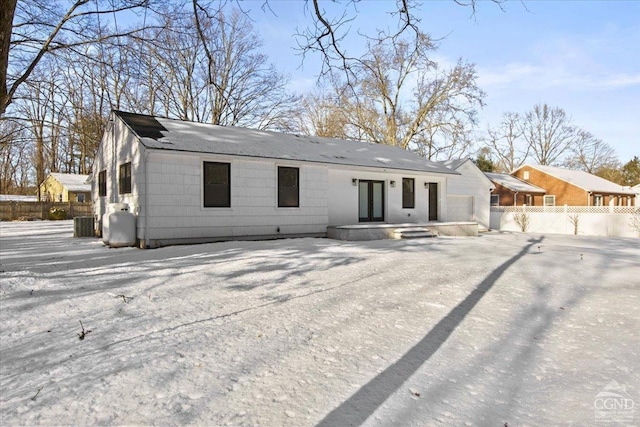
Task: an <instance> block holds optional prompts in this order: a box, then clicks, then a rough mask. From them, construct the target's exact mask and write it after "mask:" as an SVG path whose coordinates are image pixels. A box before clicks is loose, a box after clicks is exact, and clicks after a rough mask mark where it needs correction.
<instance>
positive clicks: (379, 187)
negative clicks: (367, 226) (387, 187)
mask: <svg viewBox="0 0 640 427" xmlns="http://www.w3.org/2000/svg"><path fill="white" fill-rule="evenodd" d="M358 220H359V221H360V222H374V221H376V222H378V221H380V222H382V221H384V181H368V180H360V181H358Z"/></svg>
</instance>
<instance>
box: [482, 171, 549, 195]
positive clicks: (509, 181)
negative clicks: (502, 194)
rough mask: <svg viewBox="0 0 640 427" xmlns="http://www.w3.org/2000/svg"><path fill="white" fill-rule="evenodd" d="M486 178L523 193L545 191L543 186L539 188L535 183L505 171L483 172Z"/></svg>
mask: <svg viewBox="0 0 640 427" xmlns="http://www.w3.org/2000/svg"><path fill="white" fill-rule="evenodd" d="M484 174H485V175H486V176H487V178H489V179H490V180H491V181H493V182H494V183H495V184H499V185H502V186H503V187H505V188H508V189H509V190H512V191H518V192H523V193H546V190H545V189H544V188H540V187H538V186H536V185H533V184H529V183H528V182H524V181H522V180H520V179H518V178H516V177H515V176H511V175H509V174H507V173H490V172H485V173H484Z"/></svg>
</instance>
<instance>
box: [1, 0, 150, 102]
mask: <svg viewBox="0 0 640 427" xmlns="http://www.w3.org/2000/svg"><path fill="white" fill-rule="evenodd" d="M6 3H7V4H6V7H5V2H3V6H2V8H1V11H0V13H1V15H0V45H1V46H2V54H1V55H0V78H2V82H1V83H0V115H3V114H4V113H5V112H6V110H7V107H8V106H9V104H11V102H12V101H13V98H14V96H15V94H16V91H17V90H18V88H19V87H20V86H21V85H22V84H24V83H25V82H27V81H28V79H29V78H30V76H31V75H32V73H33V72H34V70H35V69H36V67H37V66H38V64H40V62H41V61H42V59H43V58H46V57H47V56H50V55H51V54H52V53H54V52H57V51H62V50H69V49H75V48H77V47H78V46H82V45H90V44H94V43H101V42H104V41H105V40H108V39H117V38H120V37H124V36H127V35H132V34H136V33H138V32H140V31H141V30H142V28H140V27H137V28H124V27H121V28H118V26H117V23H116V25H112V26H110V27H107V26H102V25H101V24H100V22H99V20H100V18H101V17H102V19H103V20H107V19H116V20H117V19H118V16H121V15H123V14H126V13H128V12H131V11H137V10H142V9H143V8H145V7H148V6H149V4H150V3H151V0H95V1H90V0H75V1H73V2H70V3H67V4H69V6H68V7H67V8H62V7H61V5H60V4H59V3H57V2H51V1H48V0H22V1H16V0H7V2H6ZM11 23H12V24H11ZM8 24H10V25H8ZM96 28H98V29H100V31H95V29H96ZM7 46H8V49H7Z"/></svg>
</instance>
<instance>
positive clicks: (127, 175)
mask: <svg viewBox="0 0 640 427" xmlns="http://www.w3.org/2000/svg"><path fill="white" fill-rule="evenodd" d="M118 193H120V194H128V193H131V162H128V163H125V164H123V165H120V170H119V173H118Z"/></svg>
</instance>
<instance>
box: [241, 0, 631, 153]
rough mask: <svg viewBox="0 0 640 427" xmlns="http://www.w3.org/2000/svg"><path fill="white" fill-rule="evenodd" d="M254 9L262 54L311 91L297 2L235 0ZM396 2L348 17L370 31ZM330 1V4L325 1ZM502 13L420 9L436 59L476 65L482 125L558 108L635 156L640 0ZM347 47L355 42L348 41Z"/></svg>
mask: <svg viewBox="0 0 640 427" xmlns="http://www.w3.org/2000/svg"><path fill="white" fill-rule="evenodd" d="M241 4H242V5H243V7H244V8H245V9H251V14H250V15H251V16H252V17H253V19H254V20H255V23H254V24H255V29H256V30H257V31H258V33H259V34H260V35H261V37H263V39H264V46H263V48H264V52H265V53H267V54H268V55H269V57H270V58H271V60H272V61H273V62H274V63H275V64H276V65H277V66H278V67H279V68H280V69H281V70H282V71H284V72H286V73H287V74H289V75H290V76H291V78H292V82H291V87H292V89H295V90H296V91H306V90H311V89H312V88H313V85H314V83H315V80H316V75H317V73H318V71H319V68H318V67H319V63H318V62H317V60H316V58H308V59H307V60H306V61H305V63H304V67H303V68H300V62H301V58H300V57H299V56H297V55H296V51H295V47H296V41H295V38H294V37H293V33H294V32H295V28H296V26H298V27H300V28H304V27H305V26H306V25H307V24H308V22H309V20H308V19H305V16H304V4H303V2H302V1H285V0H269V4H270V6H271V8H272V10H273V12H274V13H275V14H276V16H274V15H273V13H271V12H263V11H262V10H261V6H262V4H263V0H257V1H251V0H250V1H243V2H241ZM394 4H395V2H393V1H386V0H379V1H375V0H369V1H368V0H364V1H363V2H362V3H360V4H359V5H358V6H357V8H358V19H357V20H356V21H355V22H354V23H353V24H352V32H353V35H354V37H352V38H349V39H348V40H346V42H347V43H352V42H353V40H354V39H355V38H356V37H355V34H356V32H357V30H358V29H360V30H361V31H367V32H370V31H372V30H374V29H375V28H379V27H383V26H386V25H388V23H389V22H391V21H390V18H389V15H387V14H386V13H385V12H386V11H390V10H392V9H393V7H394ZM327 7H331V5H330V4H329V3H327ZM503 9H504V11H502V10H501V9H500V7H498V6H497V5H495V4H493V3H491V2H489V1H486V0H485V1H482V0H481V1H480V2H479V3H478V7H477V11H476V14H475V16H473V17H472V16H471V11H470V9H468V8H465V7H461V6H458V5H456V4H455V3H454V2H453V1H450V0H440V1H425V2H424V3H423V5H422V7H421V9H420V11H419V12H418V15H419V16H420V18H421V19H422V23H421V26H422V29H423V30H424V31H426V32H428V33H430V34H431V35H432V37H434V38H443V40H442V41H441V42H440V48H439V50H438V51H437V53H436V55H437V59H438V60H439V61H441V63H445V64H447V63H455V62H456V60H457V59H458V58H460V57H462V58H464V59H466V60H467V61H469V62H472V63H475V64H476V67H477V70H478V76H479V84H480V86H481V88H482V89H483V90H484V91H485V92H486V93H487V98H486V103H487V105H486V107H485V108H484V109H483V110H482V112H481V114H480V119H481V124H480V126H481V129H486V127H487V125H488V124H495V123H497V122H498V121H499V120H500V116H501V115H502V113H503V112H504V111H514V112H525V111H528V110H530V109H531V108H532V107H533V106H534V105H535V104H536V103H539V102H546V103H548V104H550V105H552V106H558V107H561V108H563V109H564V110H565V111H566V112H567V113H568V114H569V115H570V116H571V117H572V119H573V121H574V123H575V124H577V125H579V126H581V127H582V128H584V129H586V130H588V131H590V132H592V133H593V134H594V135H596V136H597V137H598V138H600V139H602V140H604V141H605V142H607V143H608V144H610V145H611V146H612V147H614V148H615V150H616V152H617V154H618V156H619V158H620V160H621V161H622V162H623V163H624V162H626V161H628V160H630V159H631V158H632V157H633V156H634V155H637V156H640V1H638V0H627V1H615V0H610V1H559V0H556V1H533V0H527V1H525V2H524V4H523V3H521V2H520V1H517V0H515V1H508V2H507V3H506V4H504V5H503ZM347 46H348V48H349V49H352V51H353V52H354V53H356V50H357V49H358V44H357V43H353V45H351V44H349V45H347Z"/></svg>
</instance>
